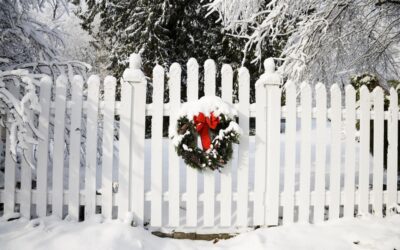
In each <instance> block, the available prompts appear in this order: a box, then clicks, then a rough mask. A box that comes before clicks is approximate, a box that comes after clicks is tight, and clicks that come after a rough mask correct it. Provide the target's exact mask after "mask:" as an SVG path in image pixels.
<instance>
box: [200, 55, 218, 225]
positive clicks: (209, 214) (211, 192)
mask: <svg viewBox="0 0 400 250" xmlns="http://www.w3.org/2000/svg"><path fill="white" fill-rule="evenodd" d="M215 75H216V67H215V62H214V61H213V60H211V59H208V60H207V61H206V62H205V63H204V94H205V95H206V96H215ZM203 204H204V226H205V227H212V226H214V213H215V211H214V210H215V174H214V172H212V171H205V172H204V203H203Z"/></svg>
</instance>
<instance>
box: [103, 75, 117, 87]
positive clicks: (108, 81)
mask: <svg viewBox="0 0 400 250" xmlns="http://www.w3.org/2000/svg"><path fill="white" fill-rule="evenodd" d="M116 85H117V79H116V78H115V77H113V76H106V78H104V89H108V90H110V89H114V88H115V86H116Z"/></svg>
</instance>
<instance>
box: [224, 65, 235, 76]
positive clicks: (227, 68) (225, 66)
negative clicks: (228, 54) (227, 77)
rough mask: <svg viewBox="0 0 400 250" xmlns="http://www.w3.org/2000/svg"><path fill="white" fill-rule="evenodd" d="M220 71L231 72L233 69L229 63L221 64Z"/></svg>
mask: <svg viewBox="0 0 400 250" xmlns="http://www.w3.org/2000/svg"><path fill="white" fill-rule="evenodd" d="M221 73H222V74H232V73H233V70H232V67H231V65H229V64H224V65H222V69H221Z"/></svg>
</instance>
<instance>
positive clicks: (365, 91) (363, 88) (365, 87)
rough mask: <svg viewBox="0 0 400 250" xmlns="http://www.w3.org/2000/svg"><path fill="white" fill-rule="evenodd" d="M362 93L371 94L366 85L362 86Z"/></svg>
mask: <svg viewBox="0 0 400 250" xmlns="http://www.w3.org/2000/svg"><path fill="white" fill-rule="evenodd" d="M360 93H364V94H367V93H368V94H369V89H368V87H367V86H365V85H362V86H361V88H360Z"/></svg>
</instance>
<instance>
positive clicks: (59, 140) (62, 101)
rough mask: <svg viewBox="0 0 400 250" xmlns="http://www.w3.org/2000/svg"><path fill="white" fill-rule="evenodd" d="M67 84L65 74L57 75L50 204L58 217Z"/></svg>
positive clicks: (62, 182) (61, 203) (60, 204)
mask: <svg viewBox="0 0 400 250" xmlns="http://www.w3.org/2000/svg"><path fill="white" fill-rule="evenodd" d="M67 84H68V80H67V77H66V76H65V75H61V76H59V77H58V78H57V80H56V99H55V103H56V109H55V118H54V121H55V122H54V151H53V159H54V160H53V191H52V197H53V201H52V205H53V215H55V216H57V217H59V218H62V217H63V205H64V147H65V143H64V134H65V132H64V130H65V108H66V94H67ZM96 114H97V113H96Z"/></svg>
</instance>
